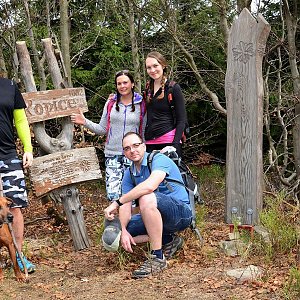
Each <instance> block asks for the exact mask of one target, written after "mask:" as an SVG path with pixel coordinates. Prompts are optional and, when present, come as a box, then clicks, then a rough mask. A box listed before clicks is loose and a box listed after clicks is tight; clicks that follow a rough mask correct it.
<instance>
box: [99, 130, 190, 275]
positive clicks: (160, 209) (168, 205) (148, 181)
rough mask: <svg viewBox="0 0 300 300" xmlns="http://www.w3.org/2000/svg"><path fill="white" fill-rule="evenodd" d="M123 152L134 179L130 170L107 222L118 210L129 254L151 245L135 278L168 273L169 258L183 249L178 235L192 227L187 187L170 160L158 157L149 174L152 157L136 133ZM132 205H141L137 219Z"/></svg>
mask: <svg viewBox="0 0 300 300" xmlns="http://www.w3.org/2000/svg"><path fill="white" fill-rule="evenodd" d="M123 150H124V154H125V156H126V157H127V158H128V159H130V160H131V161H132V162H133V166H132V175H133V176H132V175H131V174H130V168H128V169H127V170H126V171H125V174H124V178H123V181H122V196H121V198H120V199H119V200H117V201H114V202H113V203H112V204H110V205H109V206H108V207H107V208H106V209H105V210H104V213H105V217H106V219H108V220H113V219H114V217H115V213H116V212H117V209H118V208H119V218H120V223H121V227H122V233H121V244H122V247H123V248H124V249H125V250H126V251H128V252H131V253H132V252H133V250H132V247H131V245H136V243H141V242H148V241H149V242H150V247H151V254H150V257H149V258H148V259H147V260H146V261H145V262H144V263H143V265H142V266H141V267H140V268H138V269H137V270H135V271H134V272H133V274H132V277H133V278H143V277H147V276H150V275H152V274H155V273H158V272H160V271H162V270H163V269H165V268H166V267H167V260H166V256H167V257H170V256H172V255H173V254H174V253H175V252H176V251H177V250H178V249H180V248H181V246H182V244H183V240H182V238H181V237H179V236H177V235H175V233H176V232H178V231H181V230H183V229H185V228H187V227H189V226H190V224H191V222H192V211H191V208H190V205H189V198H188V194H187V192H186V190H185V187H184V186H182V185H181V184H179V183H176V181H177V182H178V181H180V182H182V178H181V175H180V172H179V169H178V168H177V166H176V164H175V163H174V162H173V161H172V160H171V159H170V158H168V157H167V156H166V155H164V154H157V155H155V156H154V158H153V161H152V168H151V173H150V171H149V168H148V166H147V157H148V155H149V153H147V152H146V146H145V144H144V143H143V140H142V138H141V136H140V135H138V134H136V133H134V132H128V133H127V134H126V135H125V136H124V137H123ZM172 180H174V181H175V182H172ZM133 201H134V202H138V205H139V213H138V214H135V215H134V214H133V213H132V211H133V209H132V203H133ZM163 250H164V251H165V255H164V253H163Z"/></svg>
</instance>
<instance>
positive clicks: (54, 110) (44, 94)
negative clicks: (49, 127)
mask: <svg viewBox="0 0 300 300" xmlns="http://www.w3.org/2000/svg"><path fill="white" fill-rule="evenodd" d="M22 95H23V97H24V100H25V102H26V105H27V109H26V115H27V119H28V122H29V123H36V122H40V121H45V120H50V119H53V118H58V117H66V116H69V115H71V114H72V113H78V109H79V108H80V109H81V111H82V112H87V111H88V106H87V102H86V98H85V91H84V88H68V89H60V90H47V91H40V92H29V93H23V94H22Z"/></svg>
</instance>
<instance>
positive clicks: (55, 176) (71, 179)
mask: <svg viewBox="0 0 300 300" xmlns="http://www.w3.org/2000/svg"><path fill="white" fill-rule="evenodd" d="M42 44H43V47H44V51H45V57H46V60H47V62H48V70H49V73H50V75H51V78H52V82H53V85H54V87H55V90H49V91H39V92H37V88H36V85H35V81H34V77H33V72H32V67H31V61H30V57H29V53H28V50H27V47H26V44H25V42H17V45H16V46H17V54H18V58H19V61H20V68H21V73H22V77H23V80H24V84H25V88H26V91H27V93H24V94H23V96H24V99H25V101H26V104H27V109H26V114H27V118H28V121H29V123H32V124H33V130H34V136H35V139H36V141H37V142H38V144H39V146H40V148H41V150H42V152H43V153H46V154H47V155H44V156H42V157H38V158H35V159H34V161H33V166H32V168H31V170H30V173H31V181H32V187H33V190H34V192H35V194H36V196H42V195H44V194H46V193H48V192H50V191H52V193H53V195H54V198H56V199H57V200H58V201H60V202H61V203H62V204H63V207H64V210H65V213H66V217H67V220H68V224H69V228H70V232H71V236H72V239H73V245H74V248H75V250H81V249H85V248H87V247H89V246H90V243H91V242H90V240H89V238H88V235H87V230H86V226H85V222H84V219H83V207H82V205H81V203H80V201H79V197H78V190H77V188H76V187H75V186H74V183H76V182H82V181H86V180H92V179H99V178H101V172H100V169H99V164H98V159H97V156H96V152H95V149H94V148H84V149H73V150H72V146H73V129H74V125H73V124H72V122H71V120H70V118H69V117H68V116H69V115H71V114H72V113H73V112H77V111H78V108H79V107H80V108H81V110H82V111H87V103H86V100H85V93H84V89H83V88H66V87H67V84H66V82H65V81H64V80H63V77H62V75H61V72H60V68H59V64H58V61H57V59H56V56H55V54H54V51H53V46H52V42H51V39H50V38H47V39H43V40H42ZM58 117H61V127H62V130H61V133H60V134H59V135H58V136H57V137H55V138H53V137H50V136H49V135H48V134H47V132H46V130H45V124H44V121H45V120H49V119H53V118H58Z"/></svg>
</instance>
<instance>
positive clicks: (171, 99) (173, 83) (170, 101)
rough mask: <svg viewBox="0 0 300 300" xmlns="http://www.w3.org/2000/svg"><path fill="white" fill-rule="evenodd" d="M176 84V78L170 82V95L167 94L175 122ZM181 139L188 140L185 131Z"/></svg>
mask: <svg viewBox="0 0 300 300" xmlns="http://www.w3.org/2000/svg"><path fill="white" fill-rule="evenodd" d="M175 84H176V81H174V80H171V81H170V82H169V84H168V96H167V97H168V102H169V105H170V108H171V111H172V117H173V120H174V124H175V122H176V113H175V105H174V102H173V87H174V85H175ZM186 123H187V122H186ZM186 125H187V124H186ZM186 125H185V126H186ZM181 140H182V142H186V135H185V132H184V131H183V133H182V137H181Z"/></svg>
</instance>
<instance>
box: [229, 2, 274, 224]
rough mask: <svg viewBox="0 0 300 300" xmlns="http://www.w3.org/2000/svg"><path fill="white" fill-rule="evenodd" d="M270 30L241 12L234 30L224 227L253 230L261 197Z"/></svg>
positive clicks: (259, 208)
mask: <svg viewBox="0 0 300 300" xmlns="http://www.w3.org/2000/svg"><path fill="white" fill-rule="evenodd" d="M269 32H270V26H269V24H268V23H267V22H266V21H265V19H264V18H263V17H262V15H259V16H258V18H257V20H256V19H255V18H254V17H253V16H252V15H251V14H250V12H249V11H248V9H246V8H245V9H243V11H242V12H241V14H240V16H239V18H238V19H236V20H235V21H234V23H233V25H232V27H231V31H230V36H229V41H228V56H227V71H226V79H225V92H226V103H227V154H226V222H227V223H238V224H240V225H243V224H248V225H251V226H252V225H255V224H257V223H258V221H259V212H260V211H261V209H262V191H263V161H262V159H263V154H262V134H263V78H262V60H263V55H264V50H265V45H266V41H267V38H268V35H269Z"/></svg>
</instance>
